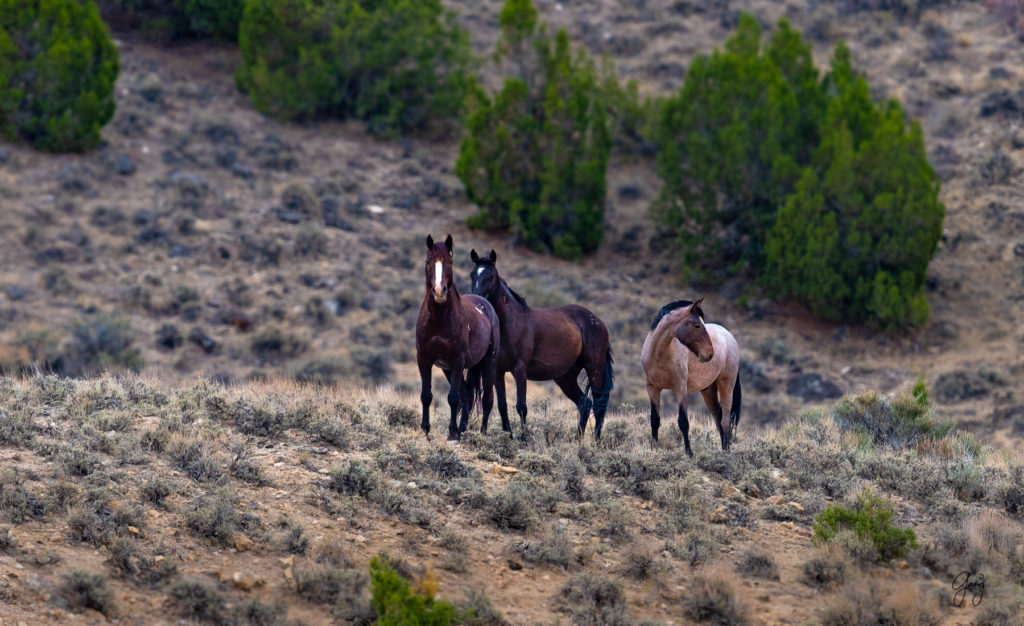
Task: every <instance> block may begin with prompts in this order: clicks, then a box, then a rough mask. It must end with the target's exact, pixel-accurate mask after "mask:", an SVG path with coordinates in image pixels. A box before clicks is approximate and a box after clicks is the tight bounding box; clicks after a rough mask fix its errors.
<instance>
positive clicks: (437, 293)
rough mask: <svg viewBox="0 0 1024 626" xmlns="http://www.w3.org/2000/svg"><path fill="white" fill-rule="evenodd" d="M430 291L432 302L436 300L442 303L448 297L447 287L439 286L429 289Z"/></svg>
mask: <svg viewBox="0 0 1024 626" xmlns="http://www.w3.org/2000/svg"><path fill="white" fill-rule="evenodd" d="M431 293H432V294H433V295H434V302H436V303H438V304H444V303H445V301H446V300H447V299H448V288H447V287H441V288H440V289H434V290H432V291H431Z"/></svg>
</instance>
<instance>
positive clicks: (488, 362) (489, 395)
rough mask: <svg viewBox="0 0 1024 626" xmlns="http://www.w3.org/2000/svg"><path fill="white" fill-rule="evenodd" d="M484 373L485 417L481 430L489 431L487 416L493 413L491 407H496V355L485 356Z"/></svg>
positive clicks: (483, 399) (483, 403)
mask: <svg viewBox="0 0 1024 626" xmlns="http://www.w3.org/2000/svg"><path fill="white" fill-rule="evenodd" d="M484 359H485V362H484V373H483V384H484V390H483V398H481V407H482V408H483V412H484V415H483V418H481V421H480V432H482V433H486V432H487V418H488V417H490V415H491V409H492V408H493V407H494V379H495V374H496V372H495V371H494V355H493V354H491V355H489V356H485V357H484Z"/></svg>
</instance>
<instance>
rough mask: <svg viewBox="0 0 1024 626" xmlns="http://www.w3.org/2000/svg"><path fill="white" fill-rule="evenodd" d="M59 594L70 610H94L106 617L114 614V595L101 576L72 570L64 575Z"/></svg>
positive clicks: (104, 577) (105, 579) (104, 578)
mask: <svg viewBox="0 0 1024 626" xmlns="http://www.w3.org/2000/svg"><path fill="white" fill-rule="evenodd" d="M60 593H61V595H62V596H63V597H64V599H65V600H67V602H68V605H69V606H70V607H71V608H72V609H95V610H97V611H99V612H100V613H103V614H104V615H106V616H108V617H109V616H110V615H111V614H112V613H113V612H114V608H115V605H114V594H113V593H112V592H111V591H110V590H109V589H107V578H106V576H103V575H102V574H94V573H91V572H87V571H85V570H80V569H76V570H73V571H71V572H69V573H67V574H65V575H64V578H63V580H62V582H61V585H60Z"/></svg>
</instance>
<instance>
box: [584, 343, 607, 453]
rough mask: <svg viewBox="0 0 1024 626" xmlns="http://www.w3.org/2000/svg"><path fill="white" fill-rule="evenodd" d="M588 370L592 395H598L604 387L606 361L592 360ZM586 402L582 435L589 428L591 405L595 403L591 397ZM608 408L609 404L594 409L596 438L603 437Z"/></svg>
mask: <svg viewBox="0 0 1024 626" xmlns="http://www.w3.org/2000/svg"><path fill="white" fill-rule="evenodd" d="M586 370H587V386H588V387H589V388H590V395H591V396H592V397H598V396H600V395H601V390H602V389H604V376H605V371H604V361H603V360H596V361H592V362H591V365H590V366H589V367H587V368H586ZM586 402H587V403H588V405H587V407H586V409H587V410H586V412H585V413H584V412H582V411H581V412H580V437H582V436H583V431H584V430H586V428H587V419H588V418H590V406H591V405H592V404H594V402H593V401H592V400H591V399H590V398H587V400H586ZM607 409H608V406H607V404H604V405H601V406H600V408H595V409H594V439H600V438H601V428H603V427H604V414H605V411H606V410H607Z"/></svg>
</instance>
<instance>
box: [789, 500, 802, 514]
mask: <svg viewBox="0 0 1024 626" xmlns="http://www.w3.org/2000/svg"><path fill="white" fill-rule="evenodd" d="M789 506H790V508H792V509H793V510H794V511H799V512H800V513H803V511H804V507H803V505H801V504H800V503H799V502H790V503H789Z"/></svg>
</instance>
